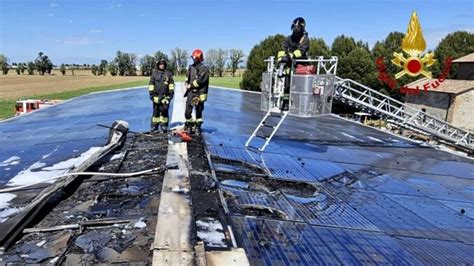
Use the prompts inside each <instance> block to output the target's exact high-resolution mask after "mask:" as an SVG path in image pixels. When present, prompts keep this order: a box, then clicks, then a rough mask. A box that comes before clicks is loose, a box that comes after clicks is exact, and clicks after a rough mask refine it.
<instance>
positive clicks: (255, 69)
mask: <svg viewBox="0 0 474 266" xmlns="http://www.w3.org/2000/svg"><path fill="white" fill-rule="evenodd" d="M285 38H286V37H285V36H283V35H281V34H277V35H272V36H269V37H267V38H265V39H264V40H263V41H261V42H260V43H259V44H257V45H255V46H254V47H253V48H252V50H251V51H250V53H249V57H248V59H247V69H246V70H245V72H244V75H243V78H242V81H241V82H240V88H241V89H244V90H252V91H260V90H261V89H260V83H261V82H262V73H263V72H264V71H265V70H266V69H267V63H266V62H264V61H263V60H265V59H268V57H270V56H276V55H277V53H278V51H279V50H280V49H281V44H282V43H283V41H284V40H285Z"/></svg>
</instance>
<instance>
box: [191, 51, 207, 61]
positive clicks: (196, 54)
mask: <svg viewBox="0 0 474 266" xmlns="http://www.w3.org/2000/svg"><path fill="white" fill-rule="evenodd" d="M191 57H192V58H193V59H194V60H195V61H196V62H202V61H204V53H203V52H202V51H201V50H199V49H196V50H194V51H193V53H192V54H191Z"/></svg>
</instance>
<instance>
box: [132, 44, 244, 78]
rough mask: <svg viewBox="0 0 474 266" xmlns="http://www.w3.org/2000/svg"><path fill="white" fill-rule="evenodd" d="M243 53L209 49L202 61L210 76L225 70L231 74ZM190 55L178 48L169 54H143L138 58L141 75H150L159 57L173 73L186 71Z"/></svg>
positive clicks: (240, 60)
mask: <svg viewBox="0 0 474 266" xmlns="http://www.w3.org/2000/svg"><path fill="white" fill-rule="evenodd" d="M244 57H245V54H244V52H243V51H242V50H239V49H229V50H225V49H221V48H219V49H209V50H208V51H207V52H206V53H204V62H205V64H206V65H207V66H208V67H209V71H210V74H211V76H213V77H215V76H219V77H222V76H223V74H224V72H225V71H229V72H230V73H231V75H232V76H235V73H236V71H237V69H238V68H239V66H240V65H241V64H242V63H243V58H244ZM189 58H190V55H189V53H188V51H186V50H184V49H180V48H175V49H173V50H171V56H168V55H167V54H165V53H163V52H161V51H157V52H156V53H155V54H154V55H145V56H144V57H142V58H141V60H140V69H141V74H142V75H143V76H150V75H151V73H152V72H153V69H154V68H155V67H156V63H157V62H158V61H159V60H160V59H165V60H166V61H167V62H168V64H169V66H168V69H170V70H171V71H173V73H174V74H175V75H183V74H185V73H186V70H187V66H188V63H189V60H188V59H189Z"/></svg>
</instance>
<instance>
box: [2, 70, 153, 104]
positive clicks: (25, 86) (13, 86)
mask: <svg viewBox="0 0 474 266" xmlns="http://www.w3.org/2000/svg"><path fill="white" fill-rule="evenodd" d="M137 81H142V83H143V84H146V83H147V81H148V77H139V76H138V77H117V76H116V77H113V76H71V75H69V76H57V75H51V76H49V75H48V76H39V75H32V76H29V75H20V76H18V75H6V76H0V99H3V100H8V99H17V98H21V97H31V98H34V97H38V96H40V95H45V94H51V93H58V92H67V91H74V90H78V89H82V88H86V87H100V86H109V85H117V84H122V83H130V82H137Z"/></svg>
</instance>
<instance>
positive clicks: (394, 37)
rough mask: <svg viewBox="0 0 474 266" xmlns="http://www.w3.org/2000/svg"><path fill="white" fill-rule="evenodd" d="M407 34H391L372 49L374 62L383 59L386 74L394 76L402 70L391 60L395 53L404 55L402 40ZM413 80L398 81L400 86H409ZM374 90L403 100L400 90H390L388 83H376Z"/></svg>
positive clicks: (405, 78)
mask: <svg viewBox="0 0 474 266" xmlns="http://www.w3.org/2000/svg"><path fill="white" fill-rule="evenodd" d="M404 36H405V34H403V33H401V32H397V31H394V32H390V33H389V34H388V35H387V37H385V39H384V40H383V41H377V42H376V43H375V45H374V47H373V48H372V51H371V55H372V58H373V61H374V62H376V61H377V59H379V58H382V57H383V59H384V60H383V64H384V66H385V67H386V72H387V73H388V74H391V75H392V76H393V75H395V73H397V72H399V71H400V70H401V69H400V68H399V67H398V66H395V65H394V64H392V62H391V60H392V58H393V53H394V52H397V53H402V52H403V51H402V40H403V37H404ZM378 74H379V71H378V70H377V76H378ZM411 81H413V79H410V78H409V77H407V76H404V77H402V78H400V79H398V80H397V82H398V84H408V83H410V82H411ZM372 86H373V88H374V89H377V90H378V91H380V92H381V93H383V94H385V95H388V96H390V97H393V98H395V99H398V100H403V95H402V94H401V93H400V91H399V90H398V88H395V89H393V88H390V87H389V86H388V85H387V84H386V83H384V82H382V81H380V80H379V81H378V82H375V84H373V85H372Z"/></svg>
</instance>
